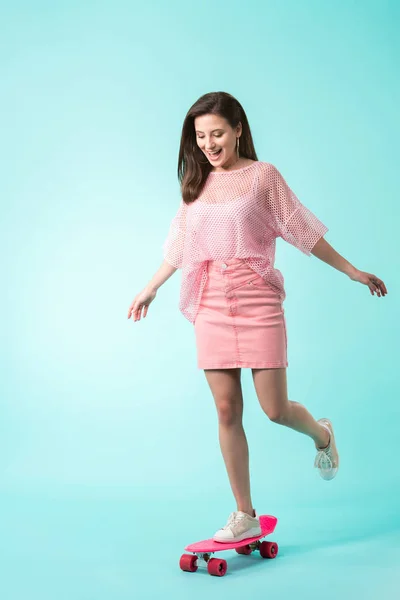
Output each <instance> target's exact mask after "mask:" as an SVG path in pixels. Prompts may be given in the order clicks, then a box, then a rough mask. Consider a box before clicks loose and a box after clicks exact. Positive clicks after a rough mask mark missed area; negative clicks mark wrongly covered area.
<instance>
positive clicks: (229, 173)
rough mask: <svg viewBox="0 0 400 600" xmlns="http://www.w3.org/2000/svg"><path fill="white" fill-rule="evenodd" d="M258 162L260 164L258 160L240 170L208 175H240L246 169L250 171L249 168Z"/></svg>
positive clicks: (214, 172) (212, 172)
mask: <svg viewBox="0 0 400 600" xmlns="http://www.w3.org/2000/svg"><path fill="white" fill-rule="evenodd" d="M259 162H260V161H259V160H255V161H253V162H252V163H251V164H250V165H247V166H246V167H242V168H241V169H232V171H210V172H209V175H231V174H232V173H240V172H241V171H246V169H250V168H251V167H254V165H256V164H257V163H259Z"/></svg>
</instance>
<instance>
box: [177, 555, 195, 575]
mask: <svg viewBox="0 0 400 600" xmlns="http://www.w3.org/2000/svg"><path fill="white" fill-rule="evenodd" d="M179 566H180V568H181V569H182V571H189V572H190V573H194V572H195V571H197V568H198V567H197V556H196V555H195V554H182V556H181V558H180V560H179Z"/></svg>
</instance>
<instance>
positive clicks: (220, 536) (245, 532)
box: [213, 510, 261, 543]
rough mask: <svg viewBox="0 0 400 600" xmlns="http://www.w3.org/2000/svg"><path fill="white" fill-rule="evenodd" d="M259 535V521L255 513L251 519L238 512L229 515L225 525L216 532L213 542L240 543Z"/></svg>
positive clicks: (245, 514)
mask: <svg viewBox="0 0 400 600" xmlns="http://www.w3.org/2000/svg"><path fill="white" fill-rule="evenodd" d="M260 534H261V527H260V521H259V520H258V518H257V516H256V511H254V517H251V516H250V515H248V514H247V513H245V512H242V511H241V510H239V511H236V512H233V513H231V514H230V515H229V518H228V522H227V524H226V525H225V526H224V527H223V528H222V529H219V530H218V531H217V532H216V534H215V535H214V537H213V540H214V541H215V542H225V543H229V542H241V541H242V540H245V539H246V538H251V537H255V536H256V535H260Z"/></svg>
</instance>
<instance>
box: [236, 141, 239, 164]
mask: <svg viewBox="0 0 400 600" xmlns="http://www.w3.org/2000/svg"><path fill="white" fill-rule="evenodd" d="M236 154H237V157H238V159H239V138H236Z"/></svg>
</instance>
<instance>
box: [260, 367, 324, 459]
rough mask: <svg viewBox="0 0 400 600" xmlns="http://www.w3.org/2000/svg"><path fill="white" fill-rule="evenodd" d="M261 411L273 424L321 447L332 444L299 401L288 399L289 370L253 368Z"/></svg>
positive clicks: (320, 426) (322, 428)
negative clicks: (298, 434)
mask: <svg viewBox="0 0 400 600" xmlns="http://www.w3.org/2000/svg"><path fill="white" fill-rule="evenodd" d="M252 373H253V381H254V386H255V389H256V393H257V397H258V400H259V402H260V405H261V408H262V409H263V410H264V412H265V413H266V414H267V415H268V417H269V418H270V419H271V421H274V422H275V423H279V424H280V425H285V426H286V427H290V428H291V429H294V430H295V431H299V432H300V433H304V434H305V435H308V436H309V437H311V438H312V439H313V440H314V442H315V446H316V447H317V448H324V447H326V446H327V445H328V444H329V433H328V432H327V430H326V429H325V427H323V426H322V425H321V424H320V423H318V422H317V421H316V420H315V419H314V417H313V416H312V415H311V414H310V413H309V412H308V410H307V409H306V407H305V406H303V405H302V404H300V403H299V402H294V401H292V400H288V396H287V380H286V369H285V368H282V369H252Z"/></svg>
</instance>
